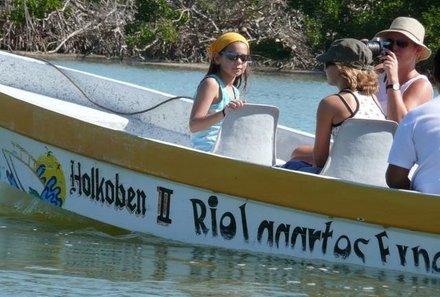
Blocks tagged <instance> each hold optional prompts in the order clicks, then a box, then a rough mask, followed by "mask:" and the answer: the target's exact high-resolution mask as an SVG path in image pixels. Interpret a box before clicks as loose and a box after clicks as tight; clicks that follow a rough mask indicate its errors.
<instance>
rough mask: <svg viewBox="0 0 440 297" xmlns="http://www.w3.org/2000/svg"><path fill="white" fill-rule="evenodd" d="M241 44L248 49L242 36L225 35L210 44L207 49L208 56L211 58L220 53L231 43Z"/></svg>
mask: <svg viewBox="0 0 440 297" xmlns="http://www.w3.org/2000/svg"><path fill="white" fill-rule="evenodd" d="M237 41H239V42H243V43H244V44H246V46H247V47H248V48H249V43H248V41H247V40H246V38H244V37H243V36H242V35H240V34H238V33H234V32H229V33H225V34H223V35H222V36H220V37H219V38H217V40H216V41H214V42H213V43H211V45H210V46H209V48H208V54H209V56H211V57H212V55H213V54H214V53H219V52H221V51H222V50H223V49H224V48H225V47H227V46H228V45H230V44H231V43H233V42H237Z"/></svg>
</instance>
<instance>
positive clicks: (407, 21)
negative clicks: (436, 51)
mask: <svg viewBox="0 0 440 297" xmlns="http://www.w3.org/2000/svg"><path fill="white" fill-rule="evenodd" d="M389 32H397V33H401V34H403V35H405V36H406V37H408V38H409V39H411V40H412V41H413V42H414V43H416V44H418V45H419V46H420V47H421V48H422V54H421V56H420V59H419V61H422V60H426V59H428V58H429V56H431V50H430V49H429V48H428V47H427V46H426V45H424V44H423V39H424V38H425V27H423V25H422V24H421V23H420V22H419V21H418V20H416V19H413V18H409V17H398V18H395V19H394V20H393V22H392V23H391V26H390V28H389V29H388V30H383V31H380V32H379V33H377V34H376V36H375V37H384V36H385V35H386V34H387V33H389Z"/></svg>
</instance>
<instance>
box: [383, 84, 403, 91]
mask: <svg viewBox="0 0 440 297" xmlns="http://www.w3.org/2000/svg"><path fill="white" fill-rule="evenodd" d="M386 89H387V90H388V89H393V91H399V90H400V84H389V85H387V87H386Z"/></svg>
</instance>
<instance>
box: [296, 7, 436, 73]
mask: <svg viewBox="0 0 440 297" xmlns="http://www.w3.org/2000/svg"><path fill="white" fill-rule="evenodd" d="M289 5H290V7H292V8H294V9H297V10H300V11H302V12H303V13H304V15H305V16H304V20H305V21H304V25H305V33H306V35H307V37H308V38H309V40H310V42H311V45H312V46H313V47H314V49H315V50H316V51H323V50H324V49H325V48H327V47H328V46H329V44H330V43H331V42H332V41H333V40H334V39H337V38H344V37H352V38H358V39H362V38H368V39H369V38H372V37H373V36H374V35H375V34H376V33H377V32H378V31H380V30H384V29H386V28H388V27H389V26H390V24H391V22H392V20H393V19H394V18H396V17H398V16H410V17H414V18H416V19H418V20H419V21H420V22H421V23H422V24H424V26H425V28H426V38H425V44H427V45H428V47H430V48H431V49H436V48H438V47H439V46H440V36H439V35H438V32H440V8H438V0H424V1H414V0H390V1H374V0H316V1H309V0H289ZM422 65H423V67H424V68H426V67H429V62H428V63H424V64H422Z"/></svg>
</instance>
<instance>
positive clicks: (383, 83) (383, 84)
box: [377, 73, 431, 114]
mask: <svg viewBox="0 0 440 297" xmlns="http://www.w3.org/2000/svg"><path fill="white" fill-rule="evenodd" d="M418 79H424V80H426V81H427V82H429V83H431V82H430V81H429V79H428V77H427V76H426V75H422V74H419V75H417V76H415V77H413V78H411V79H410V80H408V81H406V82H405V83H404V84H403V85H401V86H400V93H401V94H402V96H403V93H405V91H406V90H407V89H408V88H409V86H411V85H412V83H413V82H415V81H416V80H418ZM386 88H387V80H386V76H385V74H384V73H382V74H381V75H380V76H379V91H378V92H377V100H378V101H379V104H380V106H381V107H382V110H383V112H384V113H385V114H387V110H388V96H387V90H386Z"/></svg>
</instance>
